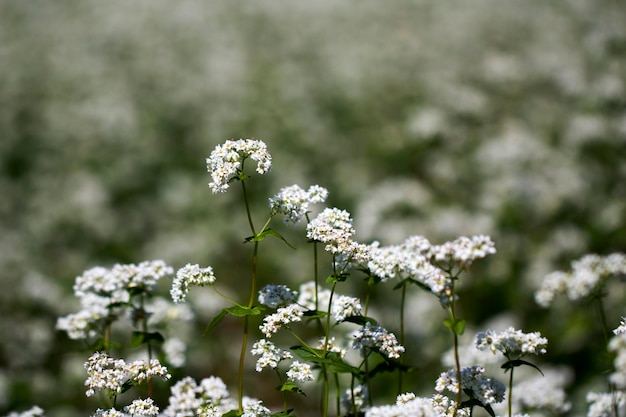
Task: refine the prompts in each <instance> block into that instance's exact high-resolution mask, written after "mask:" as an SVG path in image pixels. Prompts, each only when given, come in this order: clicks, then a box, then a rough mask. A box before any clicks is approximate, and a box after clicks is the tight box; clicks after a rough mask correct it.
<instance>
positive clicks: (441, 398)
mask: <svg viewBox="0 0 626 417" xmlns="http://www.w3.org/2000/svg"><path fill="white" fill-rule="evenodd" d="M430 402H431V404H432V406H433V408H434V410H435V413H437V415H438V416H439V417H470V412H469V410H470V408H469V407H467V408H457V403H456V401H454V400H452V399H450V398H448V397H446V396H445V395H441V394H435V395H433V397H432V398H431V400H430ZM455 412H456V414H455Z"/></svg>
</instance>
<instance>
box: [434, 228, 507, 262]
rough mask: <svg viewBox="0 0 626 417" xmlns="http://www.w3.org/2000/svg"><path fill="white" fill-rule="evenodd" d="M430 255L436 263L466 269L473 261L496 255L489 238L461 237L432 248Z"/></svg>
mask: <svg viewBox="0 0 626 417" xmlns="http://www.w3.org/2000/svg"><path fill="white" fill-rule="evenodd" d="M430 253H431V256H432V257H433V259H434V260H435V261H437V262H447V263H458V264H459V266H460V267H462V268H467V267H469V266H470V265H471V264H472V262H473V261H475V260H477V259H481V258H484V257H486V256H487V255H491V254H494V253H496V248H495V245H494V243H493V241H492V240H491V238H490V237H489V236H486V235H476V236H472V237H471V238H468V237H466V236H461V237H459V238H457V239H455V240H453V241H451V242H446V243H444V244H443V245H437V246H432V247H431V248H430Z"/></svg>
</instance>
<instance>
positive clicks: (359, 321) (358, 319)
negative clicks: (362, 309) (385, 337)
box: [340, 316, 378, 326]
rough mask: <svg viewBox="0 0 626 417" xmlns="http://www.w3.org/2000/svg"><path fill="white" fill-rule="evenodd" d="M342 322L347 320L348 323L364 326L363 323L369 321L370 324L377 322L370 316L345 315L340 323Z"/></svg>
mask: <svg viewBox="0 0 626 417" xmlns="http://www.w3.org/2000/svg"><path fill="white" fill-rule="evenodd" d="M343 322H348V323H355V324H358V325H361V326H365V323H370V324H377V323H378V322H377V321H376V320H374V319H373V318H371V317H365V316H349V317H346V318H345V319H343V320H342V321H341V322H340V323H343Z"/></svg>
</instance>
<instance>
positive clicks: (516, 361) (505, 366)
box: [501, 359, 543, 375]
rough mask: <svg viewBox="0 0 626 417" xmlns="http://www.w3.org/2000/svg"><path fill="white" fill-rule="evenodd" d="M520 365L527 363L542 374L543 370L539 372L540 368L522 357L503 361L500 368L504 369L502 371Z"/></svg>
mask: <svg viewBox="0 0 626 417" xmlns="http://www.w3.org/2000/svg"><path fill="white" fill-rule="evenodd" d="M522 365H527V366H530V367H532V368H535V369H536V370H537V371H539V373H540V374H541V375H543V372H541V369H539V368H538V367H537V366H536V365H534V364H532V363H530V362H528V361H525V360H522V359H513V360H510V361H508V362H505V363H504V364H503V365H502V366H501V368H502V369H504V372H507V371H508V370H509V369H512V368H515V367H518V366H522Z"/></svg>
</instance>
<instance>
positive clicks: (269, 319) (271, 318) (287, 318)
mask: <svg viewBox="0 0 626 417" xmlns="http://www.w3.org/2000/svg"><path fill="white" fill-rule="evenodd" d="M303 314H304V309H303V308H302V307H301V306H300V305H299V304H290V305H288V306H287V307H281V308H279V309H278V310H276V313H274V314H270V315H268V316H265V317H264V318H263V323H262V324H261V325H260V326H259V330H261V332H262V333H263V334H264V335H265V337H267V338H270V337H272V335H273V334H275V333H276V332H278V330H280V328H281V327H282V325H283V324H289V323H293V322H296V321H302V316H303Z"/></svg>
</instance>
